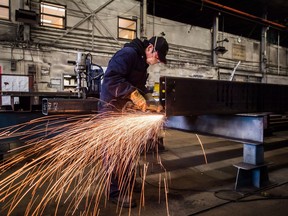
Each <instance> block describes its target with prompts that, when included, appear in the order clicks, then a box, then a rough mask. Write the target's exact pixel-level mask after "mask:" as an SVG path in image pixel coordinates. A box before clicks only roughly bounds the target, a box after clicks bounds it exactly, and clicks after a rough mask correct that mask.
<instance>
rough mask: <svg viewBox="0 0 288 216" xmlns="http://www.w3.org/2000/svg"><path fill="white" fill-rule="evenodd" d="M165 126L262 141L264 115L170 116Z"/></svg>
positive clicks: (244, 140)
mask: <svg viewBox="0 0 288 216" xmlns="http://www.w3.org/2000/svg"><path fill="white" fill-rule="evenodd" d="M165 126H166V127H167V128H173V129H178V130H183V131H187V132H193V133H199V134H204V135H210V136H217V137H223V138H227V139H230V140H234V141H238V142H248V143H254V144H261V143H263V139H264V129H265V127H266V116H265V115H246V116H245V115H200V116H170V117H168V118H167V121H166V125H165Z"/></svg>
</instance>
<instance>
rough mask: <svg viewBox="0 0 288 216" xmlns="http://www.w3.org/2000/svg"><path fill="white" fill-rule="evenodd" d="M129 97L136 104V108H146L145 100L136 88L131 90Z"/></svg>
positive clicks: (144, 109)
mask: <svg viewBox="0 0 288 216" xmlns="http://www.w3.org/2000/svg"><path fill="white" fill-rule="evenodd" d="M129 98H130V100H131V101H132V102H133V103H134V104H135V105H136V107H137V108H139V109H141V110H142V111H143V112H145V111H146V108H147V104H146V100H145V98H144V97H143V96H142V95H141V94H140V93H139V91H138V90H135V91H133V92H132V93H131V95H130V97H129Z"/></svg>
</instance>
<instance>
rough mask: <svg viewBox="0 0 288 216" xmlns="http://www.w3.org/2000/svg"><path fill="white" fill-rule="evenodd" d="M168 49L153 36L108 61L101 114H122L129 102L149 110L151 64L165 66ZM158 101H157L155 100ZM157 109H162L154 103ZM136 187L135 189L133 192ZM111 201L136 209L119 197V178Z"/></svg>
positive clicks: (113, 182) (135, 42)
mask: <svg viewBox="0 0 288 216" xmlns="http://www.w3.org/2000/svg"><path fill="white" fill-rule="evenodd" d="M168 49H169V46H168V43H167V41H166V39H165V38H164V37H158V36H154V37H152V38H150V39H149V40H143V41H142V40H140V39H138V38H136V39H134V40H132V41H131V42H130V43H126V44H125V45H124V47H123V48H122V49H120V50H119V51H117V52H116V53H115V55H114V56H113V57H112V58H111V60H110V61H109V64H108V67H107V70H106V72H105V74H104V79H103V82H102V85H101V93H100V101H101V102H100V104H99V108H100V110H101V111H102V112H106V111H117V112H122V111H123V108H125V107H126V105H127V104H128V103H132V104H133V105H134V106H135V107H136V108H138V109H140V110H142V111H146V109H147V107H148V108H149V104H151V101H152V102H153V100H154V99H153V97H152V95H151V93H149V92H148V89H147V88H146V81H147V78H148V73H147V68H148V67H149V65H154V64H157V63H166V55H167V52H168ZM154 102H155V100H154ZM153 106H154V107H155V106H156V110H157V111H158V112H160V111H161V110H162V109H163V108H162V106H161V105H160V104H159V103H158V104H157V103H154V104H153ZM136 187H137V185H135V186H134V191H135V189H136ZM109 192H110V200H112V201H114V202H116V201H117V202H119V203H120V204H122V206H123V207H130V204H131V207H136V202H135V200H132V201H131V203H130V199H129V197H120V196H119V188H118V181H117V176H113V177H112V179H111V186H110V190H109Z"/></svg>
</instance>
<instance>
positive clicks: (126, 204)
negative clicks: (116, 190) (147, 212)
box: [110, 195, 137, 208]
mask: <svg viewBox="0 0 288 216" xmlns="http://www.w3.org/2000/svg"><path fill="white" fill-rule="evenodd" d="M110 200H111V202H112V203H114V204H119V206H121V207H123V208H135V207H136V206H137V203H136V201H135V199H133V198H132V200H131V202H130V196H128V195H126V196H120V195H118V196H113V197H110Z"/></svg>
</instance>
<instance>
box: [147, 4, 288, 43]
mask: <svg viewBox="0 0 288 216" xmlns="http://www.w3.org/2000/svg"><path fill="white" fill-rule="evenodd" d="M147 3H148V13H149V14H151V15H155V16H159V17H163V18H167V19H170V20H174V21H178V22H183V23H186V24H190V25H191V26H201V27H204V28H211V27H212V25H213V18H214V17H215V15H217V14H218V15H219V30H220V31H223V32H228V33H231V34H235V35H239V36H243V37H248V38H252V39H256V40H260V38H261V30H262V27H263V26H267V27H269V30H268V36H267V40H268V42H269V43H272V44H278V42H279V44H280V45H281V46H285V47H288V13H287V11H288V1H287V0H273V1H271V0H233V1H231V0H229V1H227V0H177V1H175V0H173V1H171V0H168V1H167V0H147ZM265 16H266V17H265ZM263 18H265V19H263ZM278 36H279V37H278Z"/></svg>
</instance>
